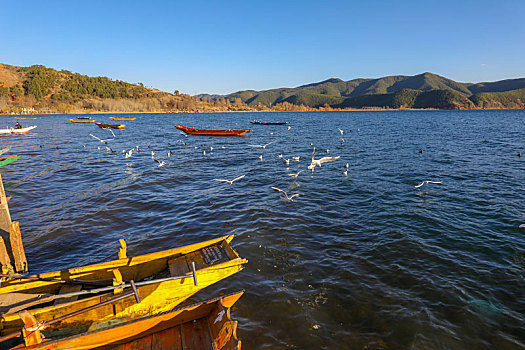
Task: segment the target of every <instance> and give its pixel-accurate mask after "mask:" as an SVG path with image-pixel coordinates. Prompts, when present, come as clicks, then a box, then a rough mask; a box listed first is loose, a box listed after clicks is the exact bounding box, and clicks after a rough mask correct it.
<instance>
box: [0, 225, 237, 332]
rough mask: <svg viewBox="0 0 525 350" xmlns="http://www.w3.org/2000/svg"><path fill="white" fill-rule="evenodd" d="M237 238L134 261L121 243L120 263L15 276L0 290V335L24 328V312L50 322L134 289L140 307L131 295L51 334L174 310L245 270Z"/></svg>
mask: <svg viewBox="0 0 525 350" xmlns="http://www.w3.org/2000/svg"><path fill="white" fill-rule="evenodd" d="M232 239H233V235H229V236H224V237H221V238H217V239H213V240H209V241H206V242H202V243H197V244H191V245H188V246H184V247H180V248H174V249H169V250H165V251H161V252H156V253H150V254H146V255H140V256H137V257H130V258H128V257H127V256H126V253H125V242H124V241H122V240H121V246H122V248H121V251H120V252H119V257H120V258H119V259H118V260H113V261H108V262H103V263H99V264H95V265H89V266H83V267H78V268H72V269H68V270H62V271H55V272H49V273H43V274H38V275H29V276H23V277H24V278H25V279H17V278H15V277H20V276H11V278H7V279H6V280H5V281H2V286H1V287H0V293H1V294H0V305H3V307H2V308H0V311H1V313H2V315H1V316H0V334H1V335H6V334H10V333H12V332H14V331H18V330H20V329H21V328H22V327H23V323H22V320H21V319H20V317H19V315H18V314H17V312H19V311H20V310H28V311H30V312H31V314H32V315H33V316H35V317H36V318H37V319H38V320H39V321H46V322H47V321H50V320H53V319H56V318H58V317H61V316H63V315H66V314H69V313H71V312H75V311H78V310H81V309H84V308H86V307H91V306H93V305H97V304H100V303H103V302H105V301H107V300H109V299H111V298H112V297H113V296H114V295H117V294H119V293H124V291H128V290H130V289H136V290H137V293H138V296H139V297H140V299H141V302H140V303H137V302H136V300H135V298H134V296H133V295H129V296H127V297H126V298H124V299H123V300H120V301H119V303H115V304H109V305H105V306H103V307H98V308H96V309H95V310H92V311H89V312H86V313H82V314H80V315H77V316H74V317H70V318H68V319H65V320H63V321H61V322H59V323H56V324H53V325H52V326H50V327H49V328H48V334H50V335H56V334H60V335H62V336H68V335H73V334H78V333H80V332H85V331H88V330H90V331H91V330H95V329H100V328H104V327H107V326H108V325H109V324H117V323H122V322H126V321H129V320H132V319H135V318H137V317H141V316H144V315H154V314H157V313H161V312H165V311H167V310H171V309H173V307H175V306H177V305H178V304H180V303H181V302H182V301H184V300H185V299H187V298H188V297H190V296H191V295H193V294H195V293H196V292H198V291H199V290H201V289H203V288H205V287H207V286H209V285H211V284H213V283H215V282H217V281H220V280H222V279H224V278H226V277H228V276H231V275H233V274H235V273H236V272H239V271H241V270H242V269H244V266H243V264H244V263H246V262H247V260H245V259H242V258H240V257H239V255H238V254H237V252H235V250H233V249H232V248H231V246H230V245H229V242H230V241H231V240H232ZM131 281H134V283H131ZM133 284H134V285H135V288H133V287H132V285H133ZM91 295H94V296H91ZM70 297H72V299H71V298H70ZM79 298H82V299H79ZM77 299H78V300H77Z"/></svg>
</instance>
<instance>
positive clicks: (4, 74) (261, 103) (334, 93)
mask: <svg viewBox="0 0 525 350" xmlns="http://www.w3.org/2000/svg"><path fill="white" fill-rule="evenodd" d="M28 108H29V109H31V108H32V109H36V110H39V111H43V110H47V111H49V112H58V113H91V112H100V111H102V112H110V111H114V112H177V111H187V112H219V111H294V110H295V111H308V110H333V109H368V108H381V109H406V108H416V109H419V108H421V109H424V108H435V109H483V108H487V109H488V108H525V78H519V79H508V80H501V81H496V82H483V83H460V82H456V81H454V80H451V79H448V78H445V77H442V76H439V75H436V74H432V73H423V74H418V75H414V76H405V75H396V76H388V77H383V78H377V79H354V80H349V81H343V80H341V79H337V78H331V79H328V80H324V81H321V82H318V83H312V84H307V85H302V86H298V87H295V88H278V89H271V90H264V91H255V90H244V91H238V92H234V93H232V94H228V95H207V94H206V95H197V96H189V95H187V94H181V93H179V91H178V90H175V92H174V93H173V94H172V93H168V92H165V91H160V90H157V89H152V88H148V87H145V86H144V85H143V84H141V83H137V84H131V83H127V82H124V81H120V80H112V79H110V78H108V77H89V76H86V75H81V74H78V73H72V72H70V71H67V70H60V71H59V70H55V69H53V68H47V67H45V66H42V65H33V66H30V67H17V66H11V65H7V64H1V63H0V113H19V112H21V111H23V110H27V109H28Z"/></svg>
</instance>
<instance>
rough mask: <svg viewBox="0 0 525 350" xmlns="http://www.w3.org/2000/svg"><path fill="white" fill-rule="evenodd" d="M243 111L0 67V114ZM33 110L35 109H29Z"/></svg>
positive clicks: (139, 87)
mask: <svg viewBox="0 0 525 350" xmlns="http://www.w3.org/2000/svg"><path fill="white" fill-rule="evenodd" d="M243 109H248V107H247V106H246V105H245V104H243V103H241V102H240V101H238V103H237V104H235V103H230V100H227V99H217V100H213V101H208V100H207V99H203V98H200V97H196V96H195V97H193V96H189V95H186V94H181V93H179V91H174V93H173V94H171V93H167V92H163V91H159V90H155V89H151V88H146V87H144V86H143V84H141V83H138V84H130V83H127V82H124V81H120V80H112V79H109V78H107V77H88V76H86V75H81V74H78V73H72V72H70V71H67V70H61V71H57V70H55V69H52V68H47V67H44V66H42V65H34V66H30V67H15V66H10V65H6V64H0V112H4V113H9V112H11V113H19V112H27V111H30V112H42V113H46V112H47V113H53V112H57V113H90V112H110V111H111V112H177V111H186V112H188V111H191V112H197V111H215V110H219V111H229V110H243ZM33 110H34V111H33Z"/></svg>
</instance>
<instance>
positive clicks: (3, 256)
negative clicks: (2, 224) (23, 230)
mask: <svg viewBox="0 0 525 350" xmlns="http://www.w3.org/2000/svg"><path fill="white" fill-rule="evenodd" d="M0 265H2V266H3V267H6V268H8V267H9V266H10V265H11V259H10V258H9V254H7V248H6V246H5V242H4V239H3V238H2V237H1V236H0Z"/></svg>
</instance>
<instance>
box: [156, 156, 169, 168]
mask: <svg viewBox="0 0 525 350" xmlns="http://www.w3.org/2000/svg"><path fill="white" fill-rule="evenodd" d="M153 160H154V161H156V162H157V163H159V168H160V167H161V166H164V165H166V162H164V161H162V160H158V159H157V158H153Z"/></svg>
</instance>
